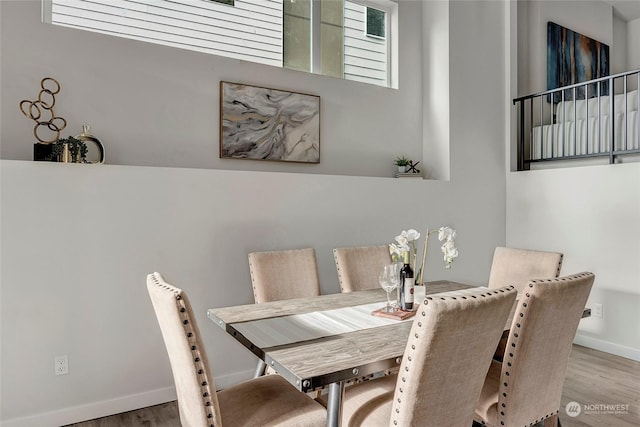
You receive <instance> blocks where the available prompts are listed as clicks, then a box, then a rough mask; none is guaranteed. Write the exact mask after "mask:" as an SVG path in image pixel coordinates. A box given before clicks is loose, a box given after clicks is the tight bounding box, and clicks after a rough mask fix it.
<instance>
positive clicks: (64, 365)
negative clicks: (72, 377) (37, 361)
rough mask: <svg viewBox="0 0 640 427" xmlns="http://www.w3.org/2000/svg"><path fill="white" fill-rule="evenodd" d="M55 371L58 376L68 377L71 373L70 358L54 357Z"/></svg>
mask: <svg viewBox="0 0 640 427" xmlns="http://www.w3.org/2000/svg"><path fill="white" fill-rule="evenodd" d="M53 369H54V373H55V374H56V375H67V374H68V373H69V357H68V356H67V355H66V354H65V355H64V356H56V357H54V358H53Z"/></svg>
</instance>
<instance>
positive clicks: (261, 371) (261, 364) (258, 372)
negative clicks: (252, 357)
mask: <svg viewBox="0 0 640 427" xmlns="http://www.w3.org/2000/svg"><path fill="white" fill-rule="evenodd" d="M266 370H267V364H266V363H264V360H258V366H256V372H255V374H253V378H258V377H261V376H263V375H264V373H265V371H266Z"/></svg>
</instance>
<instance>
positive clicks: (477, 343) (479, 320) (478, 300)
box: [342, 286, 516, 427]
mask: <svg viewBox="0 0 640 427" xmlns="http://www.w3.org/2000/svg"><path fill="white" fill-rule="evenodd" d="M515 297H516V290H515V289H514V288H513V286H510V287H505V288H502V289H492V290H487V289H486V288H482V289H476V290H468V291H464V292H448V293H443V294H439V295H433V296H428V297H426V298H425V300H424V302H423V303H422V304H420V306H419V307H418V310H417V313H416V316H415V319H414V320H413V324H412V325H411V332H410V334H409V340H408V341H407V345H406V348H405V351H404V355H403V357H402V362H401V363H400V372H399V373H398V374H397V375H388V376H385V377H381V378H377V379H373V380H370V381H365V382H362V383H360V384H355V385H353V386H351V387H347V388H345V392H344V399H343V408H342V425H343V426H349V427H359V426H362V427H365V426H366V427H375V426H385V427H387V426H403V427H404V426H421V427H422V426H423V427H432V426H433V427H442V426H471V424H472V421H473V411H474V408H475V406H476V402H477V401H478V397H479V395H480V390H481V388H482V384H483V381H484V378H485V376H486V374H487V370H488V369H489V364H490V362H491V356H492V355H493V350H494V349H495V346H496V344H497V342H498V339H499V338H500V335H501V333H502V330H503V329H504V325H505V323H506V321H507V318H508V316H509V313H510V311H511V308H512V307H513V304H514V301H515Z"/></svg>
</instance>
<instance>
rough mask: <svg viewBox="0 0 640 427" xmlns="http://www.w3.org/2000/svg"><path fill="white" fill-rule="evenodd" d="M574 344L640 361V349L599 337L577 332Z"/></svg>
mask: <svg viewBox="0 0 640 427" xmlns="http://www.w3.org/2000/svg"><path fill="white" fill-rule="evenodd" d="M573 342H574V344H578V345H582V346H585V347H589V348H592V349H594V350H598V351H604V352H605V353H610V354H615V355H616V356H620V357H625V358H627V359H631V360H635V361H636V362H640V350H638V349H637V348H631V347H627V346H624V345H620V344H615V343H612V342H609V341H603V340H599V339H597V338H593V337H588V336H585V335H580V334H577V335H576V337H575V339H574V340H573Z"/></svg>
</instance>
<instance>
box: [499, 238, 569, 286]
mask: <svg viewBox="0 0 640 427" xmlns="http://www.w3.org/2000/svg"><path fill="white" fill-rule="evenodd" d="M562 257H563V255H562V254H561V253H559V252H546V251H534V250H530V249H517V248H506V247H501V246H499V247H497V248H496V249H495V252H494V253H493V261H492V263H491V271H490V273H489V283H488V285H487V286H488V287H489V288H491V289H494V288H501V287H503V286H508V285H513V286H515V287H516V289H517V290H518V292H521V291H522V290H523V289H524V288H525V286H527V284H528V283H529V281H530V280H533V279H551V278H554V277H558V276H559V275H560V269H561V268H562Z"/></svg>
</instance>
